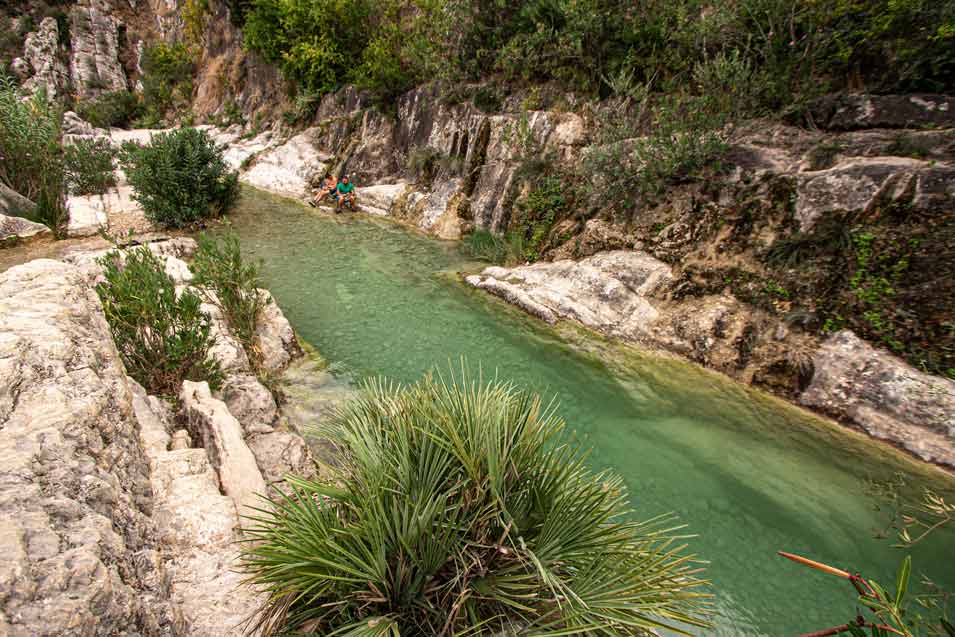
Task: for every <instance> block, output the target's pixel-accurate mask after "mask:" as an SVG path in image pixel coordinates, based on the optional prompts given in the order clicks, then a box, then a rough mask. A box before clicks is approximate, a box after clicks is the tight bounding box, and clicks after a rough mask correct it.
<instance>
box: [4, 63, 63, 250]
mask: <svg viewBox="0 0 955 637" xmlns="http://www.w3.org/2000/svg"><path fill="white" fill-rule="evenodd" d="M62 126H63V111H62V109H61V107H60V106H59V105H58V104H57V103H56V102H54V101H52V100H50V99H47V97H46V95H45V93H43V92H42V91H40V92H38V93H37V94H35V95H34V96H32V97H30V98H28V99H25V100H21V98H20V95H19V94H18V92H17V88H16V83H15V82H13V81H12V80H9V79H8V80H0V182H2V183H3V184H4V185H6V186H7V187H9V188H11V189H13V190H15V191H16V192H18V193H20V194H21V195H23V196H24V197H26V198H27V199H30V200H31V201H33V202H34V203H36V209H35V211H34V214H33V217H34V218H35V219H36V220H37V221H39V222H41V223H44V224H46V225H48V226H49V227H50V229H52V230H53V231H54V232H55V233H57V234H59V233H60V231H61V230H62V228H63V226H64V225H65V224H66V222H67V219H68V214H67V209H66V199H65V187H64V186H65V168H64V163H63V149H62V147H61V145H60V138H61V136H62Z"/></svg>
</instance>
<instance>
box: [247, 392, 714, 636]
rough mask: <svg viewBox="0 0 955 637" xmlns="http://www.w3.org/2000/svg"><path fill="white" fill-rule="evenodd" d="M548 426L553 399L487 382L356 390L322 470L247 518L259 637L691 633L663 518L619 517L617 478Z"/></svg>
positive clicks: (687, 587) (683, 564)
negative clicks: (319, 477) (329, 462)
mask: <svg viewBox="0 0 955 637" xmlns="http://www.w3.org/2000/svg"><path fill="white" fill-rule="evenodd" d="M563 430H564V423H563V421H562V420H561V419H560V418H559V417H558V416H557V415H556V414H555V412H554V409H553V405H551V406H550V407H548V406H546V405H544V404H543V403H542V402H541V399H540V398H539V397H537V396H532V395H530V394H528V393H526V392H523V391H518V390H516V389H515V388H514V387H513V386H511V385H509V384H506V383H503V382H499V381H495V382H489V383H487V384H485V383H484V381H483V380H479V381H474V380H470V379H468V378H467V376H466V375H462V376H461V377H460V378H453V377H452V378H451V379H450V380H447V379H443V378H434V377H432V376H430V375H429V376H427V377H425V379H423V380H422V381H420V382H418V383H417V384H414V385H411V386H409V387H406V388H398V387H395V386H392V385H390V384H387V383H384V382H370V383H367V384H366V385H365V386H364V387H363V390H362V391H361V393H360V394H359V395H358V397H356V398H354V399H353V400H352V401H351V402H350V403H348V404H346V405H345V406H344V407H343V408H342V409H341V410H340V411H339V412H338V413H337V414H336V416H335V417H334V418H333V419H332V422H331V423H330V425H329V426H328V429H327V431H325V432H324V433H325V434H326V435H327V436H328V439H329V440H330V441H331V443H332V444H334V445H335V446H336V447H337V449H338V452H339V455H338V458H339V461H340V464H339V465H337V468H335V469H331V470H330V471H332V472H333V474H332V475H330V476H329V477H328V479H327V481H311V480H304V479H300V478H295V477H290V478H288V480H289V484H290V485H292V487H293V489H294V490H293V491H292V492H291V493H289V494H287V495H280V496H278V497H277V498H276V499H275V500H274V502H273V503H272V506H271V507H268V508H267V509H263V510H262V512H261V515H260V516H258V517H257V518H255V520H254V523H253V524H252V525H250V530H249V531H248V536H247V537H248V542H247V544H246V545H245V548H244V551H243V561H242V564H243V566H244V570H245V571H246V572H247V573H248V574H249V576H250V580H251V581H252V582H253V583H254V584H258V585H259V586H260V587H262V588H263V589H264V591H265V593H266V594H267V596H268V598H267V602H266V604H265V606H264V607H263V609H262V610H261V611H260V614H259V616H258V618H257V620H258V622H257V623H258V625H259V626H261V627H263V628H264V631H263V634H264V635H280V634H281V635H285V634H304V633H310V634H322V635H331V634H342V635H346V634H347V635H355V636H357V635H368V636H371V635H381V636H385V635H391V636H397V635H441V634H445V635H464V634H486V635H495V634H527V635H532V634H533V635H542V636H543V635H554V636H556V635H568V634H589V635H646V634H648V633H650V632H653V631H656V630H658V629H660V627H663V626H670V627H674V628H675V627H677V626H683V627H684V628H685V627H687V626H705V625H706V624H705V622H704V621H702V620H701V618H700V617H701V612H700V611H701V606H702V605H703V604H704V603H705V602H704V601H703V598H704V597H706V594H705V593H704V592H703V590H702V588H701V586H702V582H700V581H699V580H698V579H697V578H696V574H697V573H698V569H697V567H696V564H695V561H694V559H693V558H692V557H691V556H689V555H686V554H685V552H684V550H683V547H681V546H680V545H679V544H678V542H679V540H678V539H677V538H676V537H674V536H673V535H672V530H671V529H672V527H669V524H670V522H671V521H670V520H669V519H659V518H658V519H655V520H652V521H650V522H635V521H633V520H632V518H631V510H630V502H629V497H628V494H627V492H626V488H625V486H624V484H623V481H622V480H621V479H620V478H618V477H616V476H614V475H611V474H609V473H597V474H595V473H592V472H591V471H590V470H588V469H587V468H586V466H585V462H584V458H585V455H586V454H585V453H584V452H583V451H582V450H581V449H579V448H578V447H577V445H575V444H574V443H572V442H571V441H570V440H569V439H568V438H567V437H565V435H564V433H563ZM668 527H669V528H668ZM515 627H520V630H519V631H518V632H517V633H515V632H514V629H515Z"/></svg>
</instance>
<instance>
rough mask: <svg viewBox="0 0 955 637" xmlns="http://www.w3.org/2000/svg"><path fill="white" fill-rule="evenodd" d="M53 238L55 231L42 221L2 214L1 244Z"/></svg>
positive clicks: (0, 224) (0, 216)
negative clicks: (37, 221)
mask: <svg viewBox="0 0 955 637" xmlns="http://www.w3.org/2000/svg"><path fill="white" fill-rule="evenodd" d="M52 238H53V232H52V231H51V230H50V229H49V228H47V227H46V226H44V225H43V224H42V223H36V222H34V221H30V220H29V219H24V218H23V217H8V216H6V215H2V214H0V246H2V245H4V244H8V243H20V242H33V241H38V240H42V239H52Z"/></svg>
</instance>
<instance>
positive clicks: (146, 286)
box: [96, 248, 222, 396]
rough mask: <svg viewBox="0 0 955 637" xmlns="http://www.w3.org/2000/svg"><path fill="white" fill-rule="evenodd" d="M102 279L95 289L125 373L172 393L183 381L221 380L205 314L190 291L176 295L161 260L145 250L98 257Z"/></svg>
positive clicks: (211, 382) (161, 392)
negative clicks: (103, 278)
mask: <svg viewBox="0 0 955 637" xmlns="http://www.w3.org/2000/svg"><path fill="white" fill-rule="evenodd" d="M100 264H101V265H102V266H103V268H104V277H105V281H104V282H102V283H99V284H97V286H96V292H97V294H99V297H100V300H102V302H103V312H104V313H105V315H106V320H107V322H108V323H109V326H110V329H111V330H112V332H113V340H114V341H115V342H116V348H117V349H118V350H119V354H120V356H121V357H122V359H123V364H124V365H125V366H126V371H127V372H128V373H129V374H130V376H132V377H133V378H135V379H136V380H137V381H138V382H139V383H140V384H141V385H142V386H143V387H145V388H146V390H147V391H148V392H149V393H150V394H156V395H159V396H173V395H175V394H176V393H178V391H179V387H180V386H181V385H182V381H184V380H193V381H203V380H204V381H208V382H209V385H210V387H213V388H216V387H218V385H219V383H220V382H221V380H222V373H221V370H220V369H219V364H218V362H217V361H215V359H213V358H211V357H210V356H209V351H210V349H211V348H212V346H213V345H214V344H215V338H214V336H213V335H212V334H211V332H210V322H209V317H208V315H206V314H205V313H204V312H202V310H201V309H200V304H201V301H200V300H199V297H198V296H197V295H196V294H195V293H194V292H192V291H190V290H185V291H183V292H182V293H181V294H177V293H176V286H175V283H174V282H173V280H172V278H170V277H169V275H168V274H166V272H165V268H164V265H163V262H162V261H161V260H160V259H159V258H158V257H157V256H156V255H154V254H153V253H152V252H151V251H150V250H149V249H147V248H138V249H135V250H130V251H128V252H126V253H125V255H121V254H120V253H117V252H110V253H109V254H107V255H106V256H104V257H102V258H101V259H100Z"/></svg>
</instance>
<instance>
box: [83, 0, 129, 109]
mask: <svg viewBox="0 0 955 637" xmlns="http://www.w3.org/2000/svg"><path fill="white" fill-rule="evenodd" d="M70 43H71V47H70V73H71V75H72V78H73V88H74V90H75V91H76V93H77V95H78V96H79V97H80V98H89V97H92V96H95V95H97V94H99V93H101V92H104V91H105V92H108V91H125V90H126V89H127V88H128V83H127V81H126V72H125V71H124V70H123V65H122V63H121V62H120V61H119V48H120V47H119V22H118V21H117V20H116V18H114V17H113V11H112V8H111V7H110V6H109V4H108V3H107V2H106V1H105V0H82V1H81V2H80V3H78V4H76V5H75V6H74V7H73V8H72V9H71V10H70Z"/></svg>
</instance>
